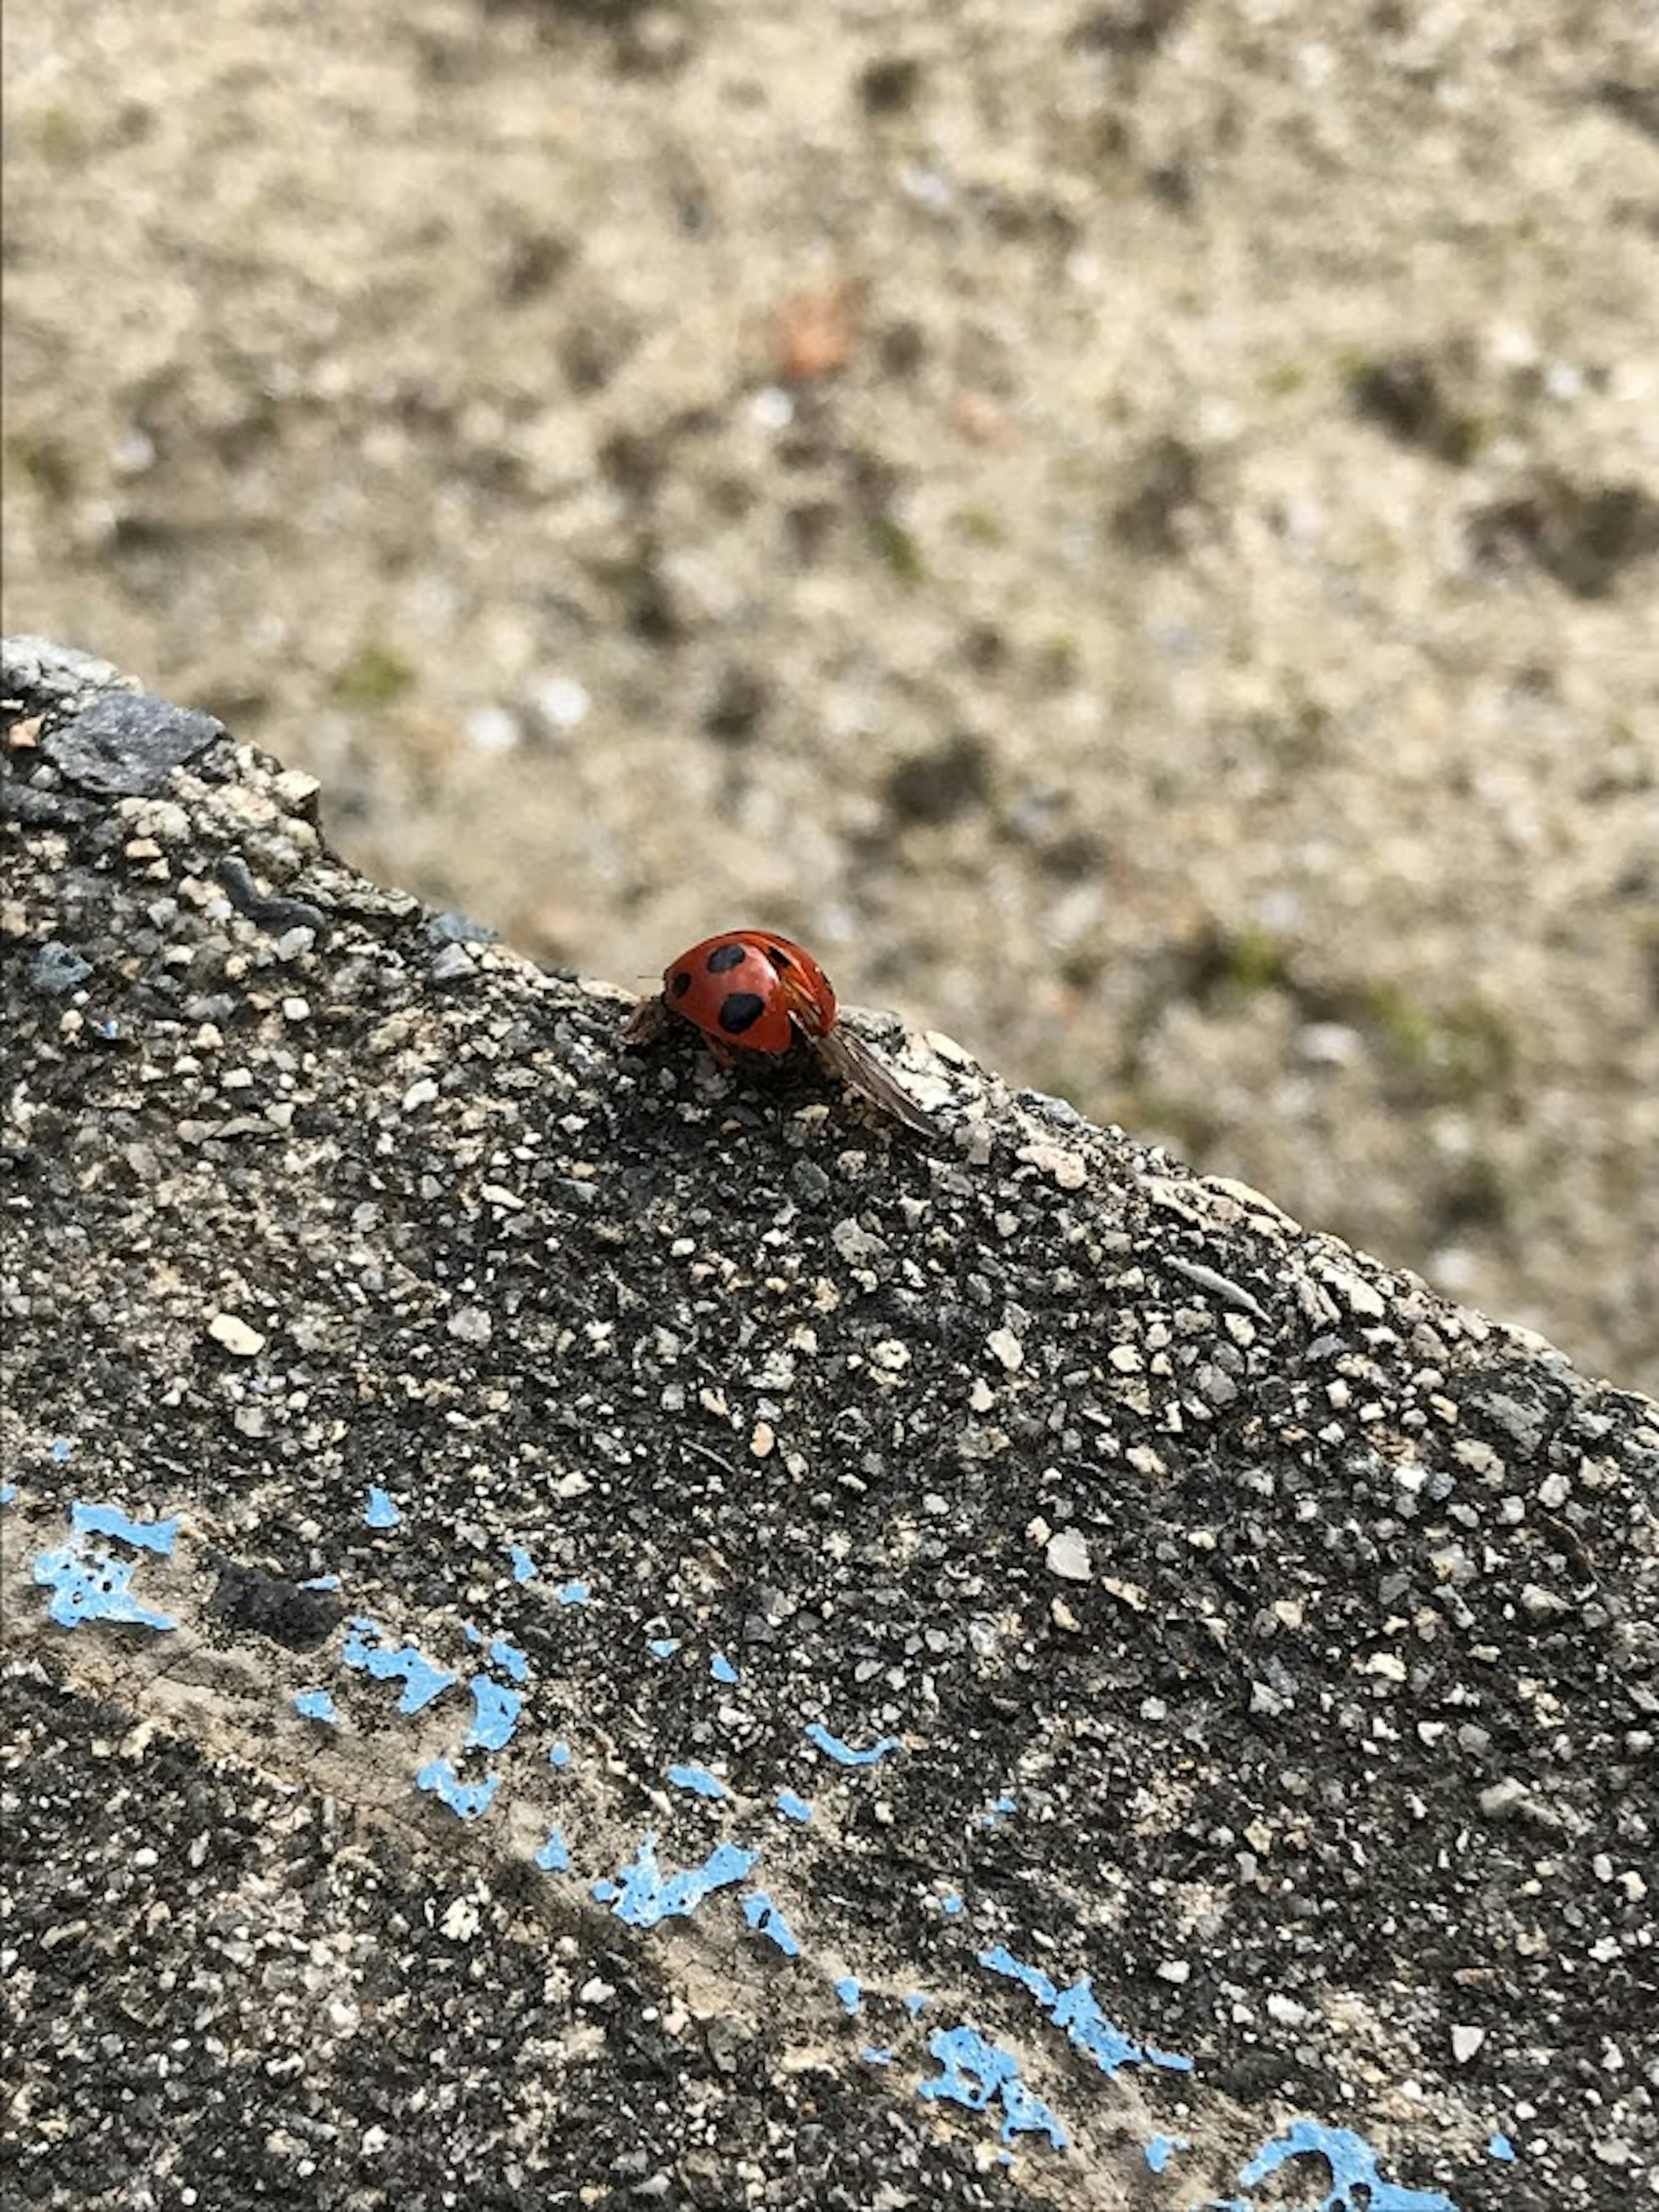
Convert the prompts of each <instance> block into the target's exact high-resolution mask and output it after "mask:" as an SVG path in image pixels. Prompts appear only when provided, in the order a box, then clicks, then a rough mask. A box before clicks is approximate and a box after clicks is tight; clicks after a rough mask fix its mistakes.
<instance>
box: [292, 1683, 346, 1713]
mask: <svg viewBox="0 0 1659 2212" xmlns="http://www.w3.org/2000/svg"><path fill="white" fill-rule="evenodd" d="M294 1710H295V1712H296V1713H298V1714H299V1716H300V1717H301V1720H304V1721H336V1720H338V1718H339V1717H340V1715H339V1711H338V1708H337V1706H336V1705H335V1703H334V1700H333V1699H332V1698H331V1697H330V1695H329V1693H328V1692H327V1691H326V1690H301V1692H300V1694H299V1696H298V1697H297V1698H295V1700H294Z"/></svg>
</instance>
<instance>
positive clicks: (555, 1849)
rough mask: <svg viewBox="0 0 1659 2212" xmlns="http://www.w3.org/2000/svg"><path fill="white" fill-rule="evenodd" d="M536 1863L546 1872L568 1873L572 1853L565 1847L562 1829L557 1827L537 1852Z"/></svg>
mask: <svg viewBox="0 0 1659 2212" xmlns="http://www.w3.org/2000/svg"><path fill="white" fill-rule="evenodd" d="M536 1863H537V1865H538V1867H539V1868H540V1869H541V1870H542V1872H543V1873H544V1874H568V1873H569V1871H570V1854H569V1852H568V1850H566V1849H565V1842H564V1834H563V1832H562V1830H561V1829H558V1828H555V1829H554V1831H553V1832H552V1834H551V1835H550V1837H549V1838H548V1839H547V1841H546V1842H545V1843H544V1844H543V1845H542V1847H541V1849H540V1850H538V1852H537V1854H536Z"/></svg>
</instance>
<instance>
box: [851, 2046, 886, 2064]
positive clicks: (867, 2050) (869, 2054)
mask: <svg viewBox="0 0 1659 2212" xmlns="http://www.w3.org/2000/svg"><path fill="white" fill-rule="evenodd" d="M859 2057H860V2058H861V2059H863V2061H864V2063H865V2064H866V2066H890V2065H891V2064H892V2063H893V2054H892V2052H891V2051H878V2050H877V2048H876V2046H875V2045H874V2044H873V2043H866V2045H865V2046H864V2048H863V2050H862V2051H860V2053H859Z"/></svg>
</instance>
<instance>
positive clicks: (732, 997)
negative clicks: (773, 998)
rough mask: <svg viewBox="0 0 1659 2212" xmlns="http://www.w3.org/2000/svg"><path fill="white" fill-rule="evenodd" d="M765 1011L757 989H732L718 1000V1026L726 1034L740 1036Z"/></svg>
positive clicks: (763, 1002)
mask: <svg viewBox="0 0 1659 2212" xmlns="http://www.w3.org/2000/svg"><path fill="white" fill-rule="evenodd" d="M764 1012H766V1001H765V1000H764V999H763V998H762V996H761V995H760V993H759V992H758V991H732V992H731V993H729V994H728V995H727V996H726V998H724V999H722V1000H721V1001H720V1027H721V1028H722V1029H723V1030H725V1031H726V1035H727V1036H742V1035H743V1033H744V1030H751V1029H753V1028H754V1026H755V1024H756V1023H757V1021H758V1020H759V1019H760V1018H761V1016H762V1015H763V1013H764Z"/></svg>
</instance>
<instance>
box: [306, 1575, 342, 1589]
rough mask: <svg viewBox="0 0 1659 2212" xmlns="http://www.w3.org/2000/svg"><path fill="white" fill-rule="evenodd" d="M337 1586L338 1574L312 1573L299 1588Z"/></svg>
mask: <svg viewBox="0 0 1659 2212" xmlns="http://www.w3.org/2000/svg"><path fill="white" fill-rule="evenodd" d="M339 1587H340V1577H338V1575H313V1577H311V1580H310V1581H309V1582H308V1583H301V1585H300V1588H301V1589H339Z"/></svg>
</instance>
